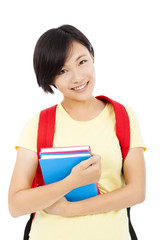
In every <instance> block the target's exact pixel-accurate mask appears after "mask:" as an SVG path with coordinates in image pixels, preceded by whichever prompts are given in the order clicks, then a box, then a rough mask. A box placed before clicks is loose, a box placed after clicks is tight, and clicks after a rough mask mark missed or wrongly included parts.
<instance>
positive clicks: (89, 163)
mask: <svg viewBox="0 0 160 240" xmlns="http://www.w3.org/2000/svg"><path fill="white" fill-rule="evenodd" d="M98 160H100V156H99V155H93V156H92V157H91V158H89V159H87V160H85V161H83V162H81V165H82V167H83V168H88V167H89V166H92V165H93V164H95V163H97V161H98Z"/></svg>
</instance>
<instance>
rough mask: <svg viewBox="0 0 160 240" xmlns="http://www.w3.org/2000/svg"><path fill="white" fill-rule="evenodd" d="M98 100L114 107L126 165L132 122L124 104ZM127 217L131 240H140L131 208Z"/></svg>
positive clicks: (104, 97) (110, 100)
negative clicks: (135, 229) (131, 214)
mask: <svg viewBox="0 0 160 240" xmlns="http://www.w3.org/2000/svg"><path fill="white" fill-rule="evenodd" d="M96 98H98V99H100V100H104V101H108V102H110V103H111V104H112V105H113V108H114V112H115V118H116V135H117V138H118V140H119V143H120V146H121V150H122V156H123V163H124V160H125V158H126V156H127V154H128V151H129V147H130V122H129V117H128V113H127V111H126V109H125V107H124V106H123V105H122V104H120V103H118V102H116V101H114V100H112V99H110V98H108V97H106V96H103V95H101V96H98V97H96ZM127 215H128V224H129V232H130V236H131V239H132V240H138V239H137V236H136V233H135V231H134V228H133V226H132V223H131V218H130V207H129V208H127Z"/></svg>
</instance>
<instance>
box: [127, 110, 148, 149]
mask: <svg viewBox="0 0 160 240" xmlns="http://www.w3.org/2000/svg"><path fill="white" fill-rule="evenodd" d="M126 110H127V113H128V116H129V121H130V148H135V147H142V148H143V149H144V151H145V150H146V146H145V144H144V141H143V138H142V135H141V131H140V126H139V122H138V118H137V116H136V114H135V112H134V111H133V109H132V108H130V107H128V106H126Z"/></svg>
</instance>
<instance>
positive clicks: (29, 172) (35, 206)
mask: <svg viewBox="0 0 160 240" xmlns="http://www.w3.org/2000/svg"><path fill="white" fill-rule="evenodd" d="M37 164H38V158H37V154H36V153H35V152H33V151H30V150H27V149H23V148H19V149H18V153H17V160H16V164H15V168H14V171H13V175H12V179H11V183H10V188H9V194H8V204H9V210H10V213H11V215H12V216H13V217H18V216H21V215H25V214H29V213H32V212H36V211H38V210H41V209H44V208H46V207H48V206H50V205H51V204H53V203H55V202H56V201H57V200H59V199H60V198H62V197H63V196H64V195H65V194H67V193H68V192H69V191H71V190H72V187H71V182H70V180H69V178H65V179H63V180H62V181H59V182H57V183H53V184H50V185H46V186H41V187H38V188H32V189H31V185H32V182H33V178H34V176H35V172H36V169H37Z"/></svg>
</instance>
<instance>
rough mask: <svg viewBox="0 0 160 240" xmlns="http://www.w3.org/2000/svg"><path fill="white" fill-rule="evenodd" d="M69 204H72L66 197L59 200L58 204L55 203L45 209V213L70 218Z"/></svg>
mask: <svg viewBox="0 0 160 240" xmlns="http://www.w3.org/2000/svg"><path fill="white" fill-rule="evenodd" d="M69 204H70V202H69V201H67V199H66V198H65V197H63V198H61V199H59V200H58V201H57V202H55V203H54V204H53V205H51V206H50V207H48V208H46V209H44V211H45V212H47V213H48V214H53V215H60V216H69V214H68V211H67V210H69Z"/></svg>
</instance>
